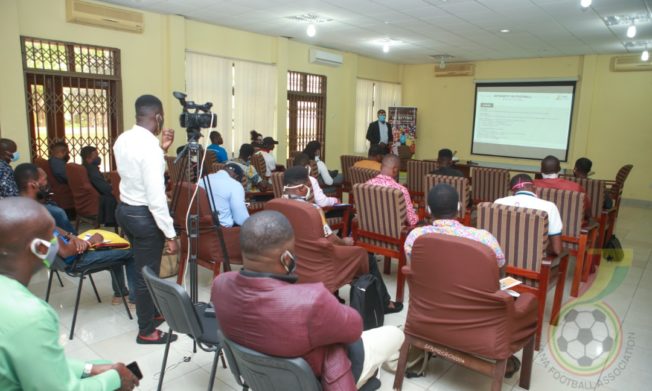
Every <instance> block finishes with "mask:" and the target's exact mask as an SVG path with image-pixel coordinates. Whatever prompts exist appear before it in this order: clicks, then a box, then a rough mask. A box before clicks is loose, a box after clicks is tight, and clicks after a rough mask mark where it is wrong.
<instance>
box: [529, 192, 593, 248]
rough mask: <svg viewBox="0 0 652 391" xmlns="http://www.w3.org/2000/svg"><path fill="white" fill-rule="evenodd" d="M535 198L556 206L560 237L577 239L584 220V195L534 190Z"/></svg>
mask: <svg viewBox="0 0 652 391" xmlns="http://www.w3.org/2000/svg"><path fill="white" fill-rule="evenodd" d="M534 191H535V193H536V194H537V196H538V197H539V198H541V199H543V200H546V201H550V202H552V203H554V204H555V205H557V209H558V210H559V215H560V216H561V223H562V224H563V228H562V230H561V234H562V236H567V237H571V238H579V237H580V233H581V231H582V222H583V220H584V202H585V197H586V195H585V194H584V193H581V192H579V191H572V190H560V189H548V188H542V187H537V188H535V190H534Z"/></svg>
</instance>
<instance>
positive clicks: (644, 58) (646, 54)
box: [641, 49, 650, 61]
mask: <svg viewBox="0 0 652 391" xmlns="http://www.w3.org/2000/svg"><path fill="white" fill-rule="evenodd" d="M649 59H650V52H649V51H648V50H647V49H645V50H643V53H641V61H647V60H649Z"/></svg>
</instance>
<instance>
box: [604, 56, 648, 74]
mask: <svg viewBox="0 0 652 391" xmlns="http://www.w3.org/2000/svg"><path fill="white" fill-rule="evenodd" d="M611 71H612V72H631V71H652V62H651V61H641V56H640V55H635V56H615V57H611Z"/></svg>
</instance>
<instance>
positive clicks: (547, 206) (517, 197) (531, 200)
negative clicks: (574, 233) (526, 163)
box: [494, 174, 563, 255]
mask: <svg viewBox="0 0 652 391" xmlns="http://www.w3.org/2000/svg"><path fill="white" fill-rule="evenodd" d="M510 186H511V188H512V192H514V195H513V196H509V197H504V198H499V199H497V200H496V201H494V203H495V204H501V205H511V206H519V207H521V208H530V209H537V210H543V211H545V212H546V213H548V239H550V240H549V241H548V253H549V254H551V255H558V254H559V253H560V252H561V230H562V228H563V226H562V222H561V216H560V215H559V210H558V209H557V205H555V204H554V203H552V202H550V201H546V200H542V199H540V198H539V197H537V195H536V194H534V182H533V181H532V178H531V177H530V176H529V175H527V174H518V175H516V176H515V177H514V178H512V180H511V182H510Z"/></svg>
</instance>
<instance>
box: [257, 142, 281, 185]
mask: <svg viewBox="0 0 652 391" xmlns="http://www.w3.org/2000/svg"><path fill="white" fill-rule="evenodd" d="M276 144H278V141H276V140H274V139H273V138H272V137H265V138H264V139H263V144H262V146H261V148H260V151H259V152H258V153H260V154H261V155H263V158H264V159H265V167H266V169H267V171H265V176H266V177H267V178H269V177H271V176H272V171H276V159H274V155H272V151H273V150H274V146H275V145H276Z"/></svg>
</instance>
